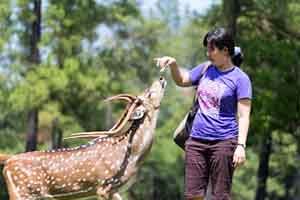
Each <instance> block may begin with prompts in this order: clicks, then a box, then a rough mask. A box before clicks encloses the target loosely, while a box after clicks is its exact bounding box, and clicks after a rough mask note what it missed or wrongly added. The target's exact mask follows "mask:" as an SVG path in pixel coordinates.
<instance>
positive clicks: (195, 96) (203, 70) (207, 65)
mask: <svg viewBox="0 0 300 200" xmlns="http://www.w3.org/2000/svg"><path fill="white" fill-rule="evenodd" d="M210 65H211V62H210V61H207V62H205V63H204V66H203V68H202V70H201V74H200V78H199V81H200V80H201V78H202V77H203V75H204V74H205V72H206V71H207V69H208V67H209V66H210ZM198 85H199V84H198ZM197 88H198V86H196V87H195V95H194V100H193V106H195V104H196V102H197Z"/></svg>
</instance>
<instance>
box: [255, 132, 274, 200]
mask: <svg viewBox="0 0 300 200" xmlns="http://www.w3.org/2000/svg"><path fill="white" fill-rule="evenodd" d="M271 149H272V136H271V134H268V135H266V136H265V137H264V138H263V141H262V143H261V147H260V153H259V166H258V172H257V188H256V195H255V200H264V199H265V198H266V196H267V192H266V191H267V179H268V176H269V160H270V155H271Z"/></svg>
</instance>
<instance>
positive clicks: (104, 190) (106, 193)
mask: <svg viewBox="0 0 300 200" xmlns="http://www.w3.org/2000/svg"><path fill="white" fill-rule="evenodd" d="M110 189H111V184H109V185H107V186H105V187H102V186H101V187H98V188H97V195H98V197H99V198H103V199H105V200H109V199H110V197H111V194H110Z"/></svg>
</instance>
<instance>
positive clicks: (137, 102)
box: [0, 78, 166, 200]
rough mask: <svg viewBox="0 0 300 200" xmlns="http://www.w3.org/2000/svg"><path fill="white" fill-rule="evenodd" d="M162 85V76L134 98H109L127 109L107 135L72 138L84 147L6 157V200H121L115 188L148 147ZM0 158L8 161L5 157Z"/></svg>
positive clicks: (133, 169) (134, 169)
mask: <svg viewBox="0 0 300 200" xmlns="http://www.w3.org/2000/svg"><path fill="white" fill-rule="evenodd" d="M165 86H166V81H165V80H164V79H163V78H161V79H160V80H158V81H155V82H154V83H153V84H152V86H151V87H150V88H148V89H147V90H145V91H144V92H143V93H142V94H140V95H138V96H133V95H128V94H123V95H117V96H114V97H112V98H110V99H109V100H115V99H120V100H125V101H127V102H128V105H127V107H126V109H125V111H124V112H123V114H122V116H121V117H120V119H119V120H118V121H117V123H116V124H115V125H114V126H113V127H112V128H111V129H110V130H109V131H94V132H84V133H77V134H74V135H73V136H72V138H92V139H93V140H91V141H90V142H89V143H88V144H86V145H82V146H80V147H75V148H69V149H58V150H52V151H46V152H41V151H36V152H29V153H24V154H18V155H15V156H12V157H10V158H9V159H8V160H6V162H5V166H4V170H3V172H4V176H5V180H6V183H7V186H8V190H9V195H10V200H25V199H26V200H34V199H46V198H50V199H51V198H55V199H76V198H80V197H87V196H91V195H96V196H98V197H101V198H104V199H113V200H120V199H121V196H120V195H119V194H118V189H119V188H120V187H121V186H123V185H124V184H125V183H127V182H128V180H129V179H130V178H131V177H132V176H134V175H135V174H136V173H137V170H138V169H139V167H140V166H141V163H142V162H141V161H143V160H144V158H145V156H146V155H147V153H148V152H149V150H150V148H151V144H152V140H153V135H154V129H155V126H156V121H157V117H158V110H159V107H160V102H161V100H162V98H163V95H164V90H165ZM124 127H127V128H124ZM0 158H1V159H2V158H5V159H7V157H5V156H4V155H2V156H1V157H0Z"/></svg>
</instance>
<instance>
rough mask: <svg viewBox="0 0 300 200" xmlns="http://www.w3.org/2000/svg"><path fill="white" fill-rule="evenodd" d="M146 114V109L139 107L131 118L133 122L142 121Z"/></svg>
mask: <svg viewBox="0 0 300 200" xmlns="http://www.w3.org/2000/svg"><path fill="white" fill-rule="evenodd" d="M145 112H146V109H145V108H144V107H138V108H137V109H135V110H134V111H133V112H132V114H131V116H130V119H131V120H137V119H141V118H143V117H144V115H145Z"/></svg>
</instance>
